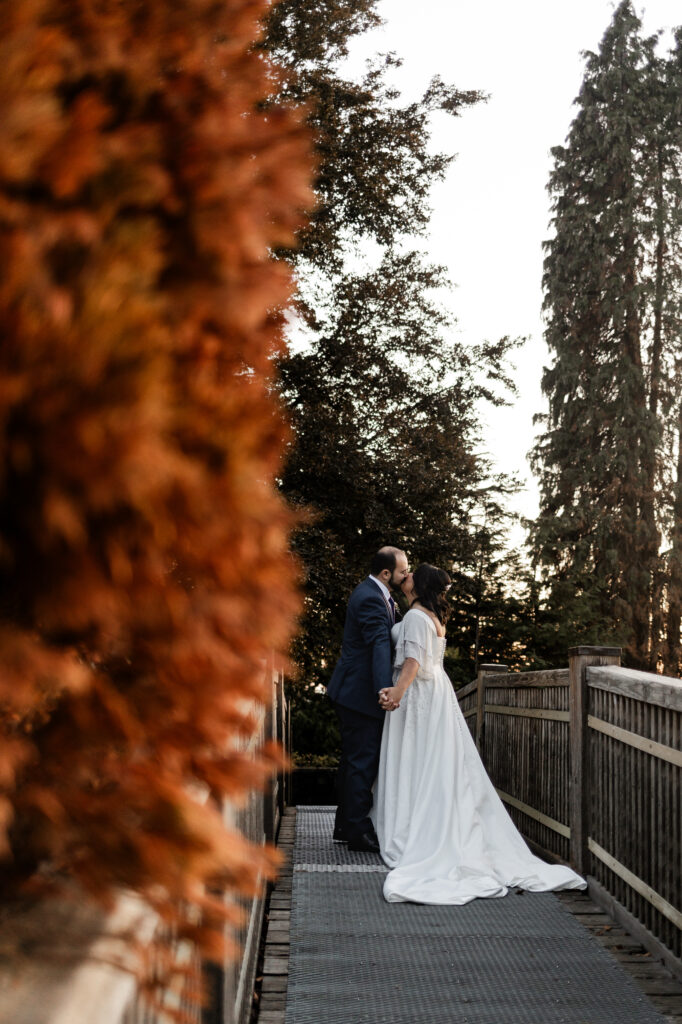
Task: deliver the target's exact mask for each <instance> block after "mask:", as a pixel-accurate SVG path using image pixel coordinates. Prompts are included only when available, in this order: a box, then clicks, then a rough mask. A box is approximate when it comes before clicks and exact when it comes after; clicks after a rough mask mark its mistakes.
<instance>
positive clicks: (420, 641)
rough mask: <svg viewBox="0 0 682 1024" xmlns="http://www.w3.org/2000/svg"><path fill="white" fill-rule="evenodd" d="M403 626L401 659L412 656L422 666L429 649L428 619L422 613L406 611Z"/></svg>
mask: <svg viewBox="0 0 682 1024" xmlns="http://www.w3.org/2000/svg"><path fill="white" fill-rule="evenodd" d="M403 626H404V628H403V647H404V649H403V660H404V659H405V658H414V660H415V661H418V662H419V664H420V666H423V665H424V663H425V662H426V659H427V658H428V656H429V651H430V637H429V630H430V628H431V626H430V625H429V621H428V619H426V618H425V616H423V615H419V614H418V613H417V614H415V613H414V612H413V613H412V614H411V615H410V613H409V612H408V613H407V615H406V616H405V620H404V623H403Z"/></svg>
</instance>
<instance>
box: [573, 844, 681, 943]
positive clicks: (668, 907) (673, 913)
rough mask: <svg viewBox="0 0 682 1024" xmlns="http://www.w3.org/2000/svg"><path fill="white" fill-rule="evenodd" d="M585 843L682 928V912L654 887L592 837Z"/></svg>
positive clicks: (628, 883) (608, 865)
mask: <svg viewBox="0 0 682 1024" xmlns="http://www.w3.org/2000/svg"><path fill="white" fill-rule="evenodd" d="M587 843H588V847H589V849H590V852H591V853H593V854H594V856H595V857H597V859H598V860H600V861H601V862H602V864H606V866H607V868H609V869H610V870H611V871H613V873H614V874H616V875H618V877H619V878H622V879H623V881H624V882H626V883H627V885H629V886H630V887H631V888H632V889H634V890H635V892H638V893H639V895H640V896H643V897H644V899H645V900H646V901H647V902H648V903H650V904H651V905H652V907H656V910H658V911H660V913H661V914H663V915H664V916H665V917H667V918H668V920H669V921H672V922H673V924H674V925H675V926H676V927H677V928H682V913H681V912H680V911H679V910H678V909H677V908H676V907H673V906H672V904H670V903H668V901H667V900H664V899H663V897H662V896H661V895H659V893H657V892H656V891H655V889H652V888H651V886H650V885H647V884H646V882H643V881H642V879H641V878H638V877H637V875H635V874H633V873H632V871H630V870H628V868H626V867H625V865H624V864H621V863H620V861H617V860H616V858H615V857H612V856H611V854H610V853H608V852H607V851H606V850H604V849H602V847H601V846H599V844H598V843H595V841H594V839H592V838H589V839H588V840H587Z"/></svg>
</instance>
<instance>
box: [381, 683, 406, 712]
mask: <svg viewBox="0 0 682 1024" xmlns="http://www.w3.org/2000/svg"><path fill="white" fill-rule="evenodd" d="M402 696H403V694H402V691H401V690H400V689H399V688H398V687H397V686H385V687H384V689H383V690H379V706H380V707H381V708H382V709H383V710H384V711H395V709H396V708H399V707H400V701H401V698H402Z"/></svg>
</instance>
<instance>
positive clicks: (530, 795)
mask: <svg viewBox="0 0 682 1024" xmlns="http://www.w3.org/2000/svg"><path fill="white" fill-rule="evenodd" d="M458 697H459V700H460V706H461V708H462V711H463V713H464V715H465V717H466V719H467V722H468V725H469V728H470V729H471V732H472V734H473V736H474V738H475V739H476V743H477V746H478V748H479V750H480V752H481V755H482V757H483V760H484V763H485V765H486V768H487V770H488V772H489V774H490V776H491V778H492V780H493V783H494V785H495V787H496V788H497V791H498V793H499V795H500V797H501V798H502V800H503V801H504V803H505V804H506V806H507V809H508V811H509V813H510V815H511V816H512V818H513V819H514V821H515V823H516V824H517V826H518V828H519V829H520V830H521V832H523V834H524V835H525V836H526V838H527V839H528V841H529V842H530V844H531V846H533V847H535V848H536V849H537V850H538V851H539V852H542V853H544V854H545V855H547V856H549V857H550V858H554V859H557V860H562V861H565V862H570V863H571V864H572V865H573V866H574V867H575V868H576V870H577V871H579V872H580V873H581V874H583V875H585V876H587V878H588V882H589V888H590V894H591V895H592V897H593V899H595V900H596V901H597V902H598V903H599V904H600V905H601V906H603V907H605V908H606V909H607V910H608V911H609V912H610V913H611V914H612V915H613V916H614V917H616V919H617V920H618V921H619V923H621V924H623V925H624V926H625V927H626V928H627V929H628V930H629V931H630V932H631V933H632V934H634V935H635V936H636V937H637V938H638V939H639V940H640V941H641V942H642V943H643V944H644V945H645V946H646V948H648V949H649V950H650V951H651V952H652V953H653V954H654V955H656V956H659V957H661V958H662V959H664V960H665V961H666V963H667V964H668V966H669V967H671V969H672V970H673V971H674V972H675V973H676V974H677V975H678V976H679V977H682V913H681V908H682V846H681V830H682V806H681V803H680V800H681V792H682V791H681V789H680V781H681V778H680V776H681V773H682V746H681V733H680V726H681V720H682V683H681V682H680V680H678V679H668V678H665V677H663V676H658V675H653V674H649V673H644V672H634V671H632V670H629V669H625V668H621V667H620V649H619V648H612V647H575V648H572V649H571V650H570V651H569V667H568V668H567V669H554V670H551V671H545V672H520V673H514V674H511V673H507V670H506V666H504V665H482V666H481V669H480V671H479V674H478V677H477V679H476V680H474V682H473V683H470V684H469V685H468V686H466V687H464V688H463V689H461V690H460V691H459V693H458Z"/></svg>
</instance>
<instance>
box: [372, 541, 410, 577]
mask: <svg viewBox="0 0 682 1024" xmlns="http://www.w3.org/2000/svg"><path fill="white" fill-rule="evenodd" d="M404 554H405V552H404V551H403V550H402V549H401V548H394V547H392V546H391V545H387V546H386V547H383V548H379V550H378V551H377V553H376V555H375V556H374V558H373V559H372V564H371V565H370V567H369V571H370V574H371V575H372V576H378V575H379V573H380V572H383V571H384V569H389V570H390V572H393V570H394V569H395V561H396V556H397V555H404Z"/></svg>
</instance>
